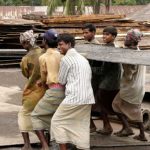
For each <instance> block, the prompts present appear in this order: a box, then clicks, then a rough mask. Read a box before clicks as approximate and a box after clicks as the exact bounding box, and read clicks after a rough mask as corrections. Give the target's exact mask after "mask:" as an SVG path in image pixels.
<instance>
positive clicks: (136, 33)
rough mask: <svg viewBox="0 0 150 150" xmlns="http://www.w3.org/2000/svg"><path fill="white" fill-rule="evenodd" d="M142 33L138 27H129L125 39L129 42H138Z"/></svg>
mask: <svg viewBox="0 0 150 150" xmlns="http://www.w3.org/2000/svg"><path fill="white" fill-rule="evenodd" d="M142 36H143V34H142V33H141V32H140V30H138V29H131V30H129V31H128V32H127V35H126V40H128V41H131V42H137V43H138V42H139V41H140V40H141V37H142Z"/></svg>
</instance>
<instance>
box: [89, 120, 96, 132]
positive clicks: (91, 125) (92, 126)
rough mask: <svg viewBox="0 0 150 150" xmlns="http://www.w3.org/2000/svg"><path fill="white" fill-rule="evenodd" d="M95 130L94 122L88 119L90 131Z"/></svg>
mask: <svg viewBox="0 0 150 150" xmlns="http://www.w3.org/2000/svg"><path fill="white" fill-rule="evenodd" d="M95 131H96V126H95V124H94V121H93V119H92V118H91V119H90V133H92V132H95Z"/></svg>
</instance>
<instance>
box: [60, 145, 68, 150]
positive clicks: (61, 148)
mask: <svg viewBox="0 0 150 150" xmlns="http://www.w3.org/2000/svg"><path fill="white" fill-rule="evenodd" d="M59 147H60V150H67V146H66V144H59Z"/></svg>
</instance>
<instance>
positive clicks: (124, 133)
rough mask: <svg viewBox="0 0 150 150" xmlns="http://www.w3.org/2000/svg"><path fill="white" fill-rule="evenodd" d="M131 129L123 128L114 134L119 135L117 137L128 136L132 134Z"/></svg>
mask: <svg viewBox="0 0 150 150" xmlns="http://www.w3.org/2000/svg"><path fill="white" fill-rule="evenodd" d="M133 134H134V133H133V130H132V129H130V128H129V129H123V130H121V131H119V132H117V133H116V134H115V135H116V136H119V137H125V136H130V135H133Z"/></svg>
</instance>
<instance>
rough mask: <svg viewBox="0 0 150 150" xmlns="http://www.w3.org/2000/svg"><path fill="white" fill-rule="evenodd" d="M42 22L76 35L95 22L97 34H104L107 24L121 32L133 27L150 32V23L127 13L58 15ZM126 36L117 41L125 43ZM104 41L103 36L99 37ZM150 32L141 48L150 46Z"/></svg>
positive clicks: (60, 31)
mask: <svg viewBox="0 0 150 150" xmlns="http://www.w3.org/2000/svg"><path fill="white" fill-rule="evenodd" d="M41 22H42V23H43V24H45V25H46V26H48V27H50V28H55V29H56V30H57V31H58V32H59V33H64V32H69V33H71V34H73V35H74V36H79V37H82V36H83V32H82V27H83V24H84V23H93V24H95V26H96V28H97V33H96V34H97V35H102V31H103V29H104V27H106V26H115V27H116V28H117V29H118V33H119V34H125V33H127V31H128V30H129V29H131V28H138V29H140V30H141V31H142V32H144V33H150V23H149V22H142V21H134V20H131V19H127V18H125V15H82V16H58V17H49V18H45V19H42V20H41ZM124 37H125V35H124V36H118V38H117V40H116V43H118V45H119V46H122V45H123V41H124ZM99 40H100V41H102V39H101V38H99ZM149 40H150V34H148V35H146V36H144V37H143V38H142V42H141V43H140V46H141V49H149V48H150V42H149Z"/></svg>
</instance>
